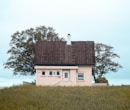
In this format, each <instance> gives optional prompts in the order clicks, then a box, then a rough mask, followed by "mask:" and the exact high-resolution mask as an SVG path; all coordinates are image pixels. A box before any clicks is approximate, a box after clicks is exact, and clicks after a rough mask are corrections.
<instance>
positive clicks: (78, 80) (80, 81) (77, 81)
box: [77, 80, 85, 82]
mask: <svg viewBox="0 0 130 110" xmlns="http://www.w3.org/2000/svg"><path fill="white" fill-rule="evenodd" d="M77 82H85V80H77Z"/></svg>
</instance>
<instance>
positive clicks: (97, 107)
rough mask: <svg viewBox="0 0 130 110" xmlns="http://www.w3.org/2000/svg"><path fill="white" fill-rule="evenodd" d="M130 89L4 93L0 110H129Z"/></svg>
mask: <svg viewBox="0 0 130 110" xmlns="http://www.w3.org/2000/svg"><path fill="white" fill-rule="evenodd" d="M129 108H130V87H125V86H122V87H36V86H20V87H11V88H7V89H3V90H0V110H129Z"/></svg>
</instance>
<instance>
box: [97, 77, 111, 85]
mask: <svg viewBox="0 0 130 110" xmlns="http://www.w3.org/2000/svg"><path fill="white" fill-rule="evenodd" d="M96 83H107V84H108V80H107V79H106V78H105V77H98V78H96Z"/></svg>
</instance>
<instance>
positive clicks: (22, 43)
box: [4, 26, 64, 75]
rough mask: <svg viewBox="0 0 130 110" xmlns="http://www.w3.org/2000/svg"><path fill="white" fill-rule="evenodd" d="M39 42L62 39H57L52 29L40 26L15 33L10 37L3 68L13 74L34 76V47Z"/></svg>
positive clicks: (59, 39)
mask: <svg viewBox="0 0 130 110" xmlns="http://www.w3.org/2000/svg"><path fill="white" fill-rule="evenodd" d="M39 40H48V41H61V40H64V39H63V38H59V37H58V34H57V33H55V30H54V29H53V28H52V27H48V28H47V27H45V26H40V27H36V28H35V29H33V28H30V29H27V30H24V31H22V32H16V33H14V34H13V35H12V36H11V41H10V49H9V50H8V52H7V53H8V54H10V57H9V58H8V60H7V62H6V63H5V64H4V65H5V68H9V69H12V70H13V72H14V74H21V75H27V74H31V75H34V74H35V69H34V63H33V59H34V46H35V43H36V42H37V41H39Z"/></svg>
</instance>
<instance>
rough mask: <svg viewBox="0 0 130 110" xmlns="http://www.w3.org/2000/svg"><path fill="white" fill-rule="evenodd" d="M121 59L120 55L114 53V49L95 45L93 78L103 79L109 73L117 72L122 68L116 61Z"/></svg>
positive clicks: (98, 44) (103, 45)
mask: <svg viewBox="0 0 130 110" xmlns="http://www.w3.org/2000/svg"><path fill="white" fill-rule="evenodd" d="M117 58H120V57H119V55H118V54H116V53H114V52H113V47H111V46H108V45H105V44H102V43H97V44H95V61H96V65H95V67H94V68H93V77H94V79H95V81H96V78H98V77H102V76H103V75H105V74H107V73H109V72H117V71H118V70H119V69H120V68H122V66H121V65H120V64H119V63H117V62H116V60H115V59H117Z"/></svg>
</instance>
